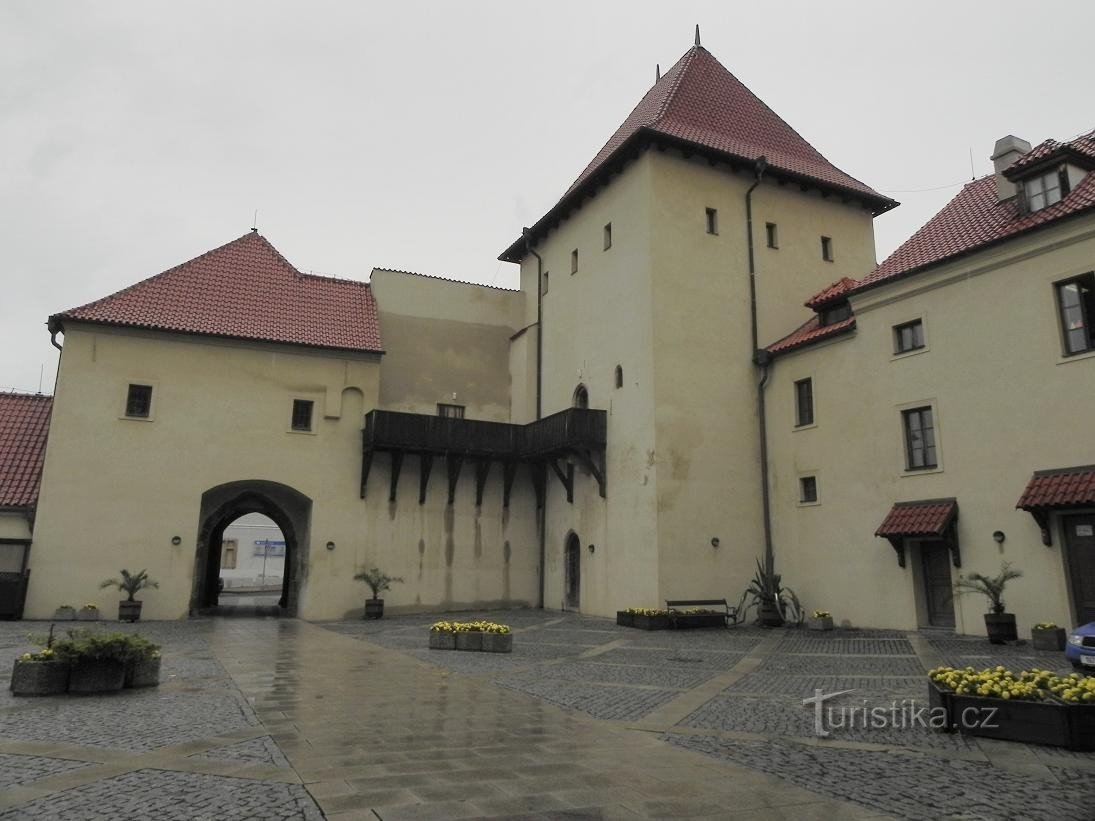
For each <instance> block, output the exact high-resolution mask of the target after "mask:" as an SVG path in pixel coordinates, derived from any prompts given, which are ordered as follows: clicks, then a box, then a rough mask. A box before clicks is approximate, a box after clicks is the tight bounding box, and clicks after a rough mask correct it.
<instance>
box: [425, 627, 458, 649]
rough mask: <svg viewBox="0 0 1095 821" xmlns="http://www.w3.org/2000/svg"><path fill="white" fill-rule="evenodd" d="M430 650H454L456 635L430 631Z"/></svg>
mask: <svg viewBox="0 0 1095 821" xmlns="http://www.w3.org/2000/svg"><path fill="white" fill-rule="evenodd" d="M430 649H431V650H455V649H456V633H447V632H443V631H441V630H431V631H430Z"/></svg>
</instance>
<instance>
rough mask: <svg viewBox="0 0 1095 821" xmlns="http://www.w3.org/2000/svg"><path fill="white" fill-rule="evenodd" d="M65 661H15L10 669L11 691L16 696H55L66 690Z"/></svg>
mask: <svg viewBox="0 0 1095 821" xmlns="http://www.w3.org/2000/svg"><path fill="white" fill-rule="evenodd" d="M68 676H69V665H68V662H65V661H16V662H15V666H14V667H12V669H11V692H12V694H13V695H17V696H55V695H60V694H61V693H64V692H66V691H67V690H68Z"/></svg>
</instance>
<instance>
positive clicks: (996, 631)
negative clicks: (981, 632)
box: [985, 613, 1019, 644]
mask: <svg viewBox="0 0 1095 821" xmlns="http://www.w3.org/2000/svg"><path fill="white" fill-rule="evenodd" d="M985 632H986V633H988V636H989V642H991V643H992V644H1003V643H1004V642H1007V641H1018V640H1019V631H1018V630H1017V629H1016V627H1015V614H1014V613H986V614H985Z"/></svg>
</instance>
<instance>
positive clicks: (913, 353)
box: [890, 345, 931, 362]
mask: <svg viewBox="0 0 1095 821" xmlns="http://www.w3.org/2000/svg"><path fill="white" fill-rule="evenodd" d="M930 350H931V348H929V347H928V346H927V345H924V346H922V347H920V348H913V349H912V350H911V351H901V352H900V353H895V354H894V355H893V356H891V357H890V361H891V362H896V361H897V360H898V359H908V358H909V357H910V356H918V355H919V354H922V353H927V352H928V351H930Z"/></svg>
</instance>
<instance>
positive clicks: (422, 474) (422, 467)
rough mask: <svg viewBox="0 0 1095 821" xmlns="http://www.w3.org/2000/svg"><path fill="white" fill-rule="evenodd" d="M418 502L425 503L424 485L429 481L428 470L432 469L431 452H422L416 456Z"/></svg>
mask: <svg viewBox="0 0 1095 821" xmlns="http://www.w3.org/2000/svg"><path fill="white" fill-rule="evenodd" d="M418 465H419V475H418V504H420V505H424V504H425V503H426V486H427V485H429V483H430V471H431V470H433V454H432V453H423V454H421V455H420V456H419V457H418Z"/></svg>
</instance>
